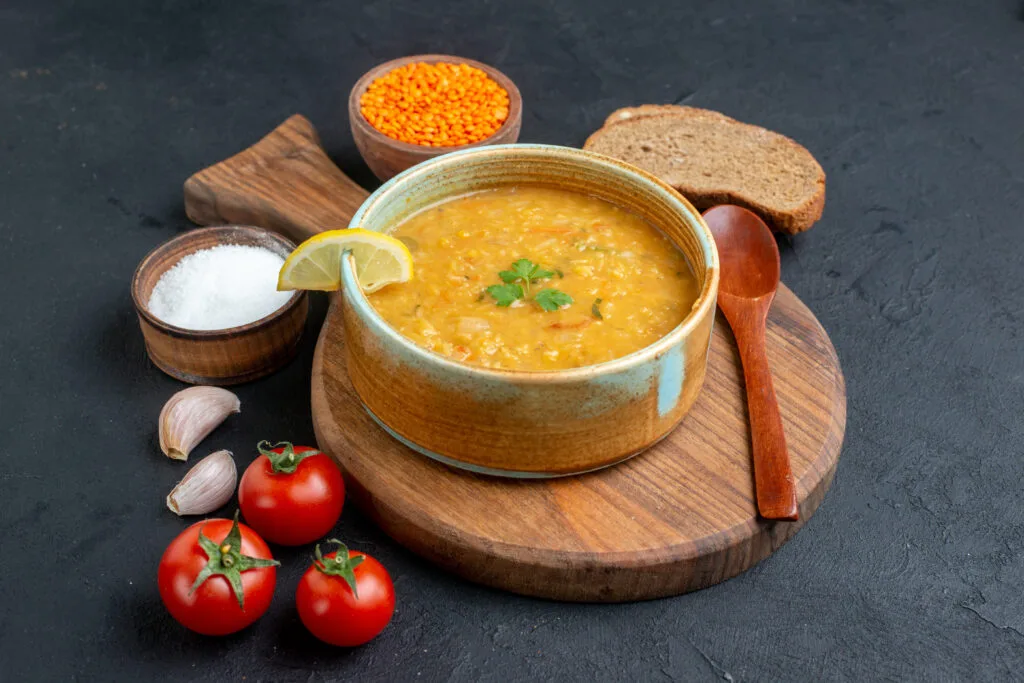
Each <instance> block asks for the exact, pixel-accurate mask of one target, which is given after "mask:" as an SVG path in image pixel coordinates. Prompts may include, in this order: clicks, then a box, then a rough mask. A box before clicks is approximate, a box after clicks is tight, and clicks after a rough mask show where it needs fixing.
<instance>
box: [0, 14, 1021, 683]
mask: <svg viewBox="0 0 1024 683" xmlns="http://www.w3.org/2000/svg"><path fill="white" fill-rule="evenodd" d="M686 4H687V3H684V2H680V1H679V0H666V1H664V2H659V3H643V2H633V3H622V4H617V3H611V2H603V1H599V0H588V1H580V2H574V3H566V2H560V3H552V2H549V1H547V0H527V1H517V2H497V1H495V0H491V1H488V2H462V3H452V4H451V6H449V7H448V8H442V7H441V6H440V5H439V4H438V3H434V2H427V0H418V1H417V0H411V1H409V2H386V1H379V2H344V3H342V2H329V1H327V0H317V1H315V2H295V3H291V4H287V3H285V2H265V1H256V0H247V1H245V2H234V1H228V0H217V1H216V2H198V1H196V0H192V1H186V0H182V1H167V2H138V1H137V0H122V1H120V2H117V1H103V0H82V1H80V2H44V1H42V0H3V2H0V181H2V185H0V245H2V246H0V268H2V270H0V272H2V279H0V291H2V294H0V314H2V317H0V320H2V325H0V378H2V379H0V437H2V444H3V447H2V457H3V459H4V462H3V465H2V466H0V680H2V681H12V682H13V681H19V682H20V681H30V680H70V679H75V680H83V681H114V680H119V681H150V680H178V681H237V680H247V681H325V680H332V681H333V680H343V679H349V680H394V681H417V680H423V681H435V680H456V681H506V680H543V679H559V680H582V681H606V680H635V681H657V680H682V681H693V680H709V681H711V680H722V679H724V680H726V681H748V680H749V681H753V680H760V681H792V680H848V681H864V680H876V679H886V680H887V679H897V680H900V679H902V680H929V681H935V680H1000V681H1001V680H1009V679H1014V678H1016V679H1018V680H1019V679H1020V677H1021V676H1022V674H1021V671H1022V670H1024V590H1022V587H1021V584H1022V581H1024V506H1022V505H1021V500H1022V493H1021V492H1022V489H1024V461H1022V443H1024V427H1022V425H1024V421H1022V419H1021V418H1022V415H1024V348H1022V344H1021V335H1022V334H1024V284H1022V277H1024V260H1022V254H1024V247H1022V245H1021V241H1022V239H1024V225H1022V223H1021V218H1020V217H1021V215H1022V213H1024V137H1022V134H1024V6H1022V4H1021V1H1020V0H1001V1H1000V0H990V1H989V2H964V0H925V1H921V2H913V3H910V2H898V1H896V0H888V1H881V2H862V1H857V0H847V1H844V2H824V1H821V0H805V1H797V0H790V1H786V0H774V1H771V2H741V1H740V0H734V1H728V2H717V3H691V4H693V5H700V6H697V7H692V8H687V7H686ZM433 51H437V52H447V53H453V54H457V55H462V56H466V57H471V58H475V59H479V60H481V61H484V62H487V63H491V64H494V65H495V66H498V67H499V68H501V69H502V70H504V71H505V72H506V73H507V74H508V75H509V76H511V77H512V78H513V79H514V80H515V81H516V82H517V83H518V85H519V87H520V89H521V90H522V94H523V98H524V101H525V112H524V116H523V132H522V138H521V139H522V140H523V141H529V142H547V143H557V144H566V145H580V144H582V142H583V140H584V138H585V137H586V135H587V134H588V133H590V132H591V131H593V130H594V129H595V128H596V127H597V126H598V125H599V124H600V122H601V121H602V120H603V118H604V117H605V115H606V114H608V112H610V111H611V110H612V109H615V108H616V107H620V106H624V105H631V104H638V103H645V102H685V103H686V104H691V105H694V106H698V107H708V108H712V109H718V110H721V111H723V112H725V113H727V114H729V115H731V116H734V117H736V118H739V119H741V120H743V121H750V122H753V123H758V124H762V125H764V126H767V127H769V128H772V129H775V130H778V131H781V132H783V133H785V134H787V135H789V136H791V137H793V138H795V139H796V140H798V141H800V142H801V143H803V144H804V145H806V146H807V147H808V148H809V149H810V150H811V151H812V152H813V153H814V154H815V155H816V156H817V157H818V159H820V161H821V163H822V165H823V166H824V167H825V170H826V172H827V173H828V201H827V204H826V208H825V215H824V218H823V219H822V220H821V222H820V223H819V224H818V225H817V226H816V227H815V228H814V229H813V230H811V231H810V232H809V233H806V234H804V235H800V236H797V237H794V238H783V239H782V240H781V247H782V259H783V280H784V281H785V282H786V283H787V284H788V285H789V286H790V287H791V288H792V289H793V290H794V291H795V292H796V293H797V294H798V295H799V296H800V297H801V298H802V299H803V300H804V301H805V302H806V303H807V304H808V305H809V306H810V308H811V310H813V311H814V312H815V313H816V314H817V316H818V317H819V319H820V320H821V322H822V323H823V324H824V326H825V328H826V329H827V330H828V331H829V333H830V334H831V336H832V339H833V341H834V343H835V346H836V348H837V350H838V353H839V357H840V359H841V361H842V364H843V370H844V371H845V374H846V381H847V390H848V392H849V422H848V427H847V433H846V443H845V446H844V449H843V454H842V458H841V459H840V463H839V470H838V474H837V475H836V478H835V484H834V485H833V487H832V490H831V491H830V492H829V494H828V496H827V497H826V499H825V502H824V504H823V505H822V506H821V508H820V510H819V511H818V512H817V514H816V515H815V516H814V517H813V519H811V520H810V521H809V523H808V524H807V526H806V527H805V528H804V529H803V530H802V531H801V532H800V533H799V534H798V535H797V536H796V537H795V538H794V539H793V540H792V541H790V542H789V543H788V544H787V545H786V546H784V547H783V548H781V549H780V550H779V551H778V552H777V553H776V554H775V555H774V556H772V557H771V558H769V559H768V560H766V561H765V562H763V563H761V564H760V565H758V566H757V567H755V568H753V569H751V570H750V571H748V572H747V573H745V574H743V575H741V576H739V577H737V578H735V579H732V580H731V581H728V582H726V583H724V584H722V585H719V586H715V587H713V588H709V589H707V590H703V591H700V592H697V593H693V594H690V595H686V596H682V597H678V598H672V599H666V600H657V601H652V602H646V603H640V604H631V605H612V606H601V605H572V604H558V603H553V602H545V601H541V600H535V599H530V598H524V597H519V596H515V595H509V594H505V593H501V592H498V591H495V590H491V589H488V588H483V587H480V586H477V585H474V584H471V583H467V582H466V581H463V580H460V579H458V578H455V577H453V576H451V575H449V574H446V573H444V572H442V571H440V570H438V569H436V568H434V567H433V566H432V565H430V564H428V563H427V562H425V561H423V560H421V559H419V558H418V557H416V556H414V555H413V554H411V553H410V552H408V551H406V550H405V549H403V548H402V547H399V546H398V545H397V544H395V543H394V542H392V541H391V540H390V539H388V538H387V537H386V536H385V535H384V534H383V533H382V532H380V531H379V530H378V529H376V528H375V527H374V526H373V525H372V524H371V523H370V522H368V521H367V519H366V518H364V517H363V516H362V515H361V514H360V513H359V512H358V511H357V510H355V509H352V508H351V507H349V508H347V509H346V511H345V514H344V515H343V519H342V521H341V522H340V524H339V526H338V529H337V530H336V532H337V534H339V535H340V536H341V537H342V538H344V539H346V540H348V541H349V542H350V543H351V545H353V546H355V547H357V548H359V549H361V550H365V551H368V552H370V553H371V554H373V555H375V556H376V557H377V558H379V559H380V560H381V561H382V562H383V563H384V564H385V565H386V566H387V568H388V569H389V570H390V572H391V573H392V576H393V577H394V579H395V585H396V590H397V592H398V608H397V611H396V613H395V618H394V621H393V622H392V624H391V625H390V626H389V627H388V629H387V630H386V631H385V632H384V633H383V634H382V635H381V636H380V637H379V638H378V639H377V640H376V641H374V642H373V643H371V644H370V645H367V646H365V647H363V648H361V649H358V650H354V651H343V650H336V649H331V648H329V647H327V646H324V645H321V644H319V643H318V642H315V641H314V640H313V639H312V638H311V637H310V636H309V635H307V634H306V633H305V632H304V630H303V628H302V626H301V624H300V623H299V621H298V617H297V615H296V612H295V610H294V604H293V593H294V589H295V585H296V583H297V581H298V578H299V576H300V574H301V572H302V571H303V570H304V569H305V567H306V566H307V561H308V558H309V554H310V553H309V549H308V548H301V549H298V550H277V551H276V553H277V557H278V558H279V559H281V560H282V561H283V563H284V566H283V568H282V569H281V571H280V573H279V579H278V588H277V593H276V595H275V601H274V604H273V606H272V608H271V610H270V612H269V613H268V614H267V615H266V616H265V617H264V618H263V619H262V621H260V622H258V623H257V624H256V625H255V626H254V627H252V628H250V629H248V630H247V631H244V632H242V633H240V634H238V635H235V636H231V637H227V638H220V639H216V638H205V637H200V636H197V635H193V634H191V633H188V632H186V631H185V630H184V629H183V628H181V627H179V626H178V625H177V624H176V623H175V622H174V621H172V619H171V618H170V617H169V616H168V615H167V613H166V612H165V610H164V609H163V607H162V605H161V603H160V600H159V597H158V594H157V590H156V581H155V573H156V566H157V562H158V560H159V558H160V554H161V552H162V550H163V548H164V547H165V545H166V544H167V543H168V542H169V541H170V540H171V538H173V537H174V535H175V534H177V533H178V532H179V531H180V530H181V529H182V528H184V526H185V524H186V523H185V522H183V521H182V520H179V519H178V518H176V517H175V516H174V515H172V514H171V513H169V512H168V511H167V510H166V509H165V508H164V502H163V501H164V496H165V495H166V493H167V491H168V490H169V489H170V488H171V486H172V485H173V484H174V483H175V482H176V481H177V480H178V479H179V478H180V477H181V476H182V473H183V472H184V471H185V469H184V467H183V466H182V465H181V464H180V463H176V462H171V461H169V460H168V459H166V458H165V457H163V456H162V455H161V454H160V453H159V451H158V448H157V437H156V417H157V413H158V412H159V410H160V407H161V406H162V404H163V402H164V401H165V400H166V399H167V397H168V396H169V395H170V394H171V393H173V392H174V391H176V390H178V389H180V388H181V387H182V385H180V384H179V383H177V382H175V381H174V380H171V379H170V378H168V377H166V376H164V375H163V374H161V373H160V372H159V371H158V370H157V369H155V368H154V367H153V366H152V365H151V364H150V363H149V362H148V361H147V359H146V354H145V350H144V348H143V343H142V338H141V335H140V332H139V328H138V324H137V322H136V319H135V315H134V312H133V310H132V305H131V300H130V297H129V288H128V285H129V280H130V277H131V274H132V271H133V269H134V267H135V265H136V264H137V263H138V261H139V260H140V259H141V258H142V256H143V255H144V254H145V253H146V252H147V251H149V250H150V249H151V248H152V247H153V246H155V245H156V244H158V243H159V242H161V241H163V240H166V239H167V238H169V237H171V236H173V235H174V234H176V233H178V232H179V231H182V230H186V229H188V228H189V227H190V224H189V222H188V220H187V219H186V217H185V215H184V212H183V208H182V192H181V184H182V181H183V180H184V179H185V178H186V177H187V176H188V175H190V174H191V173H193V172H194V171H196V170H198V169H200V168H202V167H204V166H206V165H208V164H211V163H213V162H216V161H218V160H220V159H223V158H224V157H227V156H229V155H231V154H232V153H234V152H236V151H238V150H240V149H241V148H243V147H245V146H247V145H249V144H251V143H252V142H254V141H255V140H257V139H258V138H259V137H260V136H262V135H263V134H265V133H266V132H268V131H269V130H270V129H272V128H273V127H274V126H276V125H277V124H279V123H281V122H282V121H283V120H284V119H285V118H286V117H287V116H289V115H290V114H292V113H295V112H301V113H303V114H305V115H307V116H308V117H309V118H310V119H311V120H312V121H313V123H314V125H316V126H317V128H318V129H319V131H320V133H321V135H322V137H323V139H324V142H325V145H326V147H327V149H328V151H329V152H330V153H331V155H332V156H333V157H334V158H335V160H336V161H337V162H338V163H339V165H340V166H341V167H342V168H343V169H344V170H345V171H346V172H347V173H349V174H350V175H351V176H352V177H353V178H355V179H356V180H358V181H359V182H361V183H363V184H364V185H366V186H368V187H371V186H372V183H373V179H372V177H371V176H370V174H369V172H368V171H367V170H366V168H365V166H363V164H362V162H361V161H360V159H359V157H358V155H357V153H356V151H355V148H354V146H353V144H352V140H351V137H350V135H349V130H348V123H347V121H346V119H345V116H344V114H343V104H344V101H345V97H346V96H347V92H348V89H349V87H350V86H351V85H352V83H353V82H354V81H355V80H356V79H357V78H358V77H359V76H360V75H361V74H362V73H363V72H364V71H366V70H367V69H368V68H370V67H372V66H374V65H375V64H377V63H379V62H381V61H384V60H387V59H390V58H393V57H397V56H401V55H405V54H410V53H421V52H433ZM323 314H324V302H323V300H321V299H319V298H317V299H316V300H315V305H314V310H313V314H312V315H311V316H310V320H309V324H308V328H307V331H306V336H305V338H304V341H303V345H302V351H301V354H300V356H299V358H298V359H297V360H296V361H295V362H293V363H292V364H291V365H289V366H288V367H287V368H286V369H285V370H283V371H282V372H280V373H278V374H276V375H274V376H273V377H270V378H268V379H265V380H262V381H259V382H254V383H252V384H249V385H245V386H242V387H239V388H238V393H239V394H240V396H241V399H242V405H243V412H242V414H241V415H240V416H238V417H235V418H232V419H231V420H230V421H229V422H227V423H226V424H225V425H224V427H222V428H221V429H220V430H218V431H217V432H215V434H214V435H213V436H212V437H211V438H210V439H208V440H207V442H205V443H204V444H203V445H202V447H201V449H200V450H201V451H202V452H209V451H210V450H212V449H213V448H219V447H225V448H229V449H231V450H233V451H235V452H236V454H239V455H240V461H241V462H242V463H243V464H244V463H245V462H246V461H247V458H248V457H249V455H250V454H251V453H252V447H253V444H254V443H255V442H256V440H257V439H259V438H269V439H274V440H277V439H290V440H293V441H296V442H306V443H309V442H312V441H313V440H314V437H313V430H312V425H311V422H310V412H309V391H308V388H309V374H310V364H311V360H312V353H313V347H314V342H315V339H316V332H317V327H318V325H319V324H320V322H321V320H322V318H323ZM232 505H233V504H232ZM232 509H233V508H232V507H228V508H226V509H225V511H224V512H225V513H230V511H231V510H232Z"/></svg>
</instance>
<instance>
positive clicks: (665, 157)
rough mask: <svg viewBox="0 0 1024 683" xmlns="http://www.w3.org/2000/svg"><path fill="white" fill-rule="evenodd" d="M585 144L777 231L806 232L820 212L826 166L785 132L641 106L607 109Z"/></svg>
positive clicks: (694, 198)
mask: <svg viewBox="0 0 1024 683" xmlns="http://www.w3.org/2000/svg"><path fill="white" fill-rule="evenodd" d="M583 148H584V149H588V150H591V151H594V152H599V153H601V154H606V155H608V156H611V157H615V158H617V159H621V160H623V161H625V162H627V163H630V164H633V165H634V166H638V167H640V168H642V169H644V170H645V171H648V172H650V173H653V174H654V175H656V176H658V177H659V178H661V179H662V180H664V181H665V182H666V183H668V184H669V185H671V186H672V187H674V188H676V189H677V190H678V191H679V192H680V193H681V194H682V195H683V196H685V197H686V198H687V199H689V200H690V202H692V203H693V205H694V206H695V207H697V208H698V209H700V210H702V211H703V210H704V209H708V208H710V207H712V206H715V205H717V204H738V205H739V206H743V207H746V208H748V209H750V210H751V211H754V212H755V213H757V214H758V215H760V216H761V217H762V218H763V219H764V220H765V222H766V223H768V225H770V226H772V227H773V228H774V229H776V230H778V231H780V232H785V233H789V234H794V233H798V232H803V231H804V230H807V229H808V228H809V227H811V226H812V225H814V223H815V221H817V220H818V219H819V218H821V212H822V210H823V209H824V207H825V172H824V171H823V170H822V168H821V166H820V165H819V164H818V162H817V161H816V160H815V159H814V157H813V156H812V155H811V153H810V152H808V151H807V150H806V149H805V148H804V147H802V146H801V145H799V144H797V143H796V142H794V141H793V140H790V139H789V138H787V137H786V136H784V135H780V134H779V133H774V132H772V131H770V130H766V129H765V128H761V127H759V126H752V125H749V124H746V123H741V122H740V121H737V120H735V119H731V118H729V117H728V116H726V115H725V114H721V113H719V112H716V111H710V110H707V109H696V108H694V107H682V106H677V105H643V106H640V107H627V108H625V109H619V110H617V111H614V112H612V114H611V115H610V116H609V117H608V118H607V119H606V120H605V125H604V127H602V128H601V129H600V130H598V131H597V132H595V133H594V134H593V135H591V136H590V137H589V138H587V142H586V144H584V145H583Z"/></svg>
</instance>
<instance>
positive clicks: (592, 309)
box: [590, 299, 604, 320]
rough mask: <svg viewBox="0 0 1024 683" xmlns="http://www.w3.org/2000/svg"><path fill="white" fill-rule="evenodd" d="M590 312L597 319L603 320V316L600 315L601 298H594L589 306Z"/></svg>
mask: <svg viewBox="0 0 1024 683" xmlns="http://www.w3.org/2000/svg"><path fill="white" fill-rule="evenodd" d="M590 312H591V313H593V314H594V317H595V318H597V319H598V320H604V316H603V315H601V300H600V299H594V303H593V304H591V306H590Z"/></svg>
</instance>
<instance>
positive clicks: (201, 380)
mask: <svg viewBox="0 0 1024 683" xmlns="http://www.w3.org/2000/svg"><path fill="white" fill-rule="evenodd" d="M221 244H241V245H247V246H256V247H263V248H265V249H269V250H270V251H273V252H274V253H276V254H279V255H280V256H282V257H287V256H288V254H290V253H291V252H292V250H293V249H294V248H295V245H294V244H293V243H291V242H289V241H288V240H287V239H285V238H284V237H281V236H280V235H276V234H274V233H272V232H270V231H268V230H264V229H262V228H256V227H250V226H244V225H226V226H217V227H211V228H199V229H196V230H191V231H189V232H186V233H182V234H181V235H178V236H177V237H174V238H172V239H170V240H168V241H167V242H164V243H163V244H161V245H160V246H158V247H157V248H156V249H154V250H153V251H151V252H150V253H149V255H147V256H146V258H144V259H142V262H141V263H139V266H138V268H136V269H135V276H134V277H133V278H132V300H133V301H134V303H135V311H136V312H137V313H138V316H139V326H140V327H141V328H142V336H143V337H144V338H145V340H146V352H147V353H148V354H149V358H150V360H152V361H153V363H154V364H155V365H156V366H157V367H158V368H160V369H161V370H163V371H164V372H166V373H167V374H168V375H170V376H171V377H175V378H177V379H180V380H181V381H183V382H188V383H189V384H213V385H218V386H223V385H228V384H240V383H242V382H248V381H250V380H254V379H257V378H259V377H263V376H265V375H269V374H270V373H272V372H274V371H275V370H277V369H278V368H280V367H281V366H283V365H284V364H285V363H287V362H288V361H290V360H291V359H292V358H294V357H295V354H296V352H297V351H298V348H299V338H300V337H301V336H302V329H303V327H304V325H305V322H306V314H307V313H308V312H309V299H308V297H307V296H306V293H305V292H295V293H293V294H292V297H291V298H290V299H289V300H288V301H287V302H286V303H285V305H284V306H282V307H281V308H279V309H277V310H276V311H274V312H273V313H271V314H270V315H268V316H266V317H264V318H261V319H259V320H257V321H256V322H252V323H249V324H247V325H241V326H239V327H231V328H228V329H224V330H187V329H184V328H181V327H175V326H174V325H168V324H167V323H165V322H163V321H162V320H160V319H159V318H157V317H156V316H155V315H153V314H152V313H151V312H150V311H149V308H148V306H147V302H148V301H149V297H150V295H151V294H152V293H153V288H154V287H155V286H156V283H157V282H158V281H159V280H160V277H161V276H162V275H163V274H164V273H165V272H167V271H168V270H170V269H171V268H172V267H173V266H174V265H175V264H176V263H178V261H180V260H181V259H182V258H183V257H184V256H186V255H188V254H191V253H193V252H196V251H200V250H202V249H209V248H211V247H215V246H218V245H221Z"/></svg>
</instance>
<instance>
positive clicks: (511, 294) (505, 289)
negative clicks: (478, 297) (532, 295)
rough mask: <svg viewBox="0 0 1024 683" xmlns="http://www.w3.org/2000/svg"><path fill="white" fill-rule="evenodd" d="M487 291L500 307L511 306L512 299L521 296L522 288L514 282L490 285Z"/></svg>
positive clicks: (514, 299)
mask: <svg viewBox="0 0 1024 683" xmlns="http://www.w3.org/2000/svg"><path fill="white" fill-rule="evenodd" d="M487 293H488V294H490V295H491V296H492V297H494V300H495V301H496V302H497V304H498V305H499V306H502V307H507V306H511V305H512V302H513V301H516V300H517V299H522V298H523V288H522V287H520V286H519V285H515V284H507V285H491V286H490V287H488V288H487Z"/></svg>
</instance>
